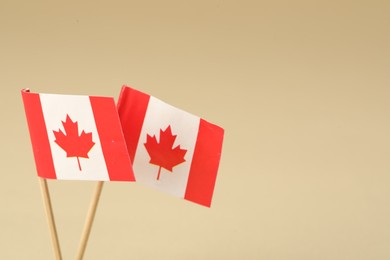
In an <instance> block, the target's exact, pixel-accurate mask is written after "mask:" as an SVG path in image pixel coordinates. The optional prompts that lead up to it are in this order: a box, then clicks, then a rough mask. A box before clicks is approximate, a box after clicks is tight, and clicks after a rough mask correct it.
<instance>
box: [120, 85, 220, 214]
mask: <svg viewBox="0 0 390 260" xmlns="http://www.w3.org/2000/svg"><path fill="white" fill-rule="evenodd" d="M118 112H119V117H120V120H121V123H122V130H123V134H124V136H125V140H126V143H127V148H128V151H129V154H130V159H131V161H132V163H133V170H134V174H135V177H136V180H137V182H141V183H144V184H146V185H148V186H152V187H155V188H157V189H159V190H161V191H165V192H167V193H170V194H173V195H176V196H178V197H181V198H184V199H186V200H190V201H192V202H195V203H198V204H201V205H204V206H208V207H210V205H211V200H212V196H213V191H214V186H215V181H216V177H217V171H218V166H219V161H220V157H221V150H222V142H223V135H224V130H223V129H222V128H220V127H219V126H216V125H213V124H211V123H209V122H207V121H205V120H203V119H201V118H199V117H197V116H194V115H192V114H189V113H187V112H185V111H183V110H180V109H178V108H175V107H173V106H171V105H169V104H166V103H164V102H162V101H160V100H158V99H157V98H155V97H152V96H149V95H147V94H145V93H142V92H140V91H137V90H135V89H132V88H129V87H126V86H123V87H122V91H121V94H120V97H119V100H118Z"/></svg>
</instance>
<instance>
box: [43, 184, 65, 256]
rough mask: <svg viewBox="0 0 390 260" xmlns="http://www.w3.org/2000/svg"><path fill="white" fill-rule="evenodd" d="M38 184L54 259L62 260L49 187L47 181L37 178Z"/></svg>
mask: <svg viewBox="0 0 390 260" xmlns="http://www.w3.org/2000/svg"><path fill="white" fill-rule="evenodd" d="M39 182H40V186H41V192H42V197H43V203H44V206H45V212H46V218H47V223H48V225H49V230H50V234H51V243H52V245H53V249H54V254H55V259H56V260H62V256H61V250H60V244H59V242H58V235H57V229H56V224H55V221H54V215H53V208H52V206H51V201H50V194H49V187H48V185H47V181H46V179H45V178H39Z"/></svg>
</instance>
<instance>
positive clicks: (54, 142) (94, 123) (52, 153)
mask: <svg viewBox="0 0 390 260" xmlns="http://www.w3.org/2000/svg"><path fill="white" fill-rule="evenodd" d="M22 98H23V103H24V108H25V112H26V117H27V123H28V127H29V131H30V137H31V143H32V147H33V152H34V157H35V163H36V168H37V172H38V176H40V177H42V178H48V179H63V180H102V181H134V174H133V170H132V167H131V161H130V158H129V155H128V152H127V149H126V144H125V140H124V137H123V133H122V130H121V125H120V121H119V117H118V113H117V110H116V106H115V103H114V99H113V98H109V97H94V96H77V95H56V94H38V93H31V92H30V91H29V90H22Z"/></svg>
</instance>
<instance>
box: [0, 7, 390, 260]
mask: <svg viewBox="0 0 390 260" xmlns="http://www.w3.org/2000/svg"><path fill="white" fill-rule="evenodd" d="M389 13H390V4H389V2H388V1H369V0H367V1H253V2H251V1H210V0H208V1H139V2H132V1H123V2H117V1H106V2H104V1H90V2H86V1H4V0H0V36H1V38H0V73H1V74H0V88H1V102H0V106H1V109H0V111H1V121H2V125H1V130H0V131H1V132H0V134H1V148H0V152H1V153H0V158H1V162H2V163H1V165H2V171H1V172H2V174H1V176H2V177H1V182H0V203H1V206H2V210H1V213H0V223H1V229H0V247H1V248H0V259H52V257H53V251H52V249H51V245H50V239H49V232H48V228H47V225H46V220H45V217H44V211H43V206H42V201H41V194H40V190H39V185H38V180H37V177H36V172H35V165H34V161H33V155H32V151H31V146H30V140H29V135H28V131H27V125H26V121H25V117H24V111H23V106H22V102H21V97H20V93H19V90H20V89H21V88H24V87H29V88H31V89H32V90H34V91H37V92H46V93H66V94H93V95H106V96H113V97H115V98H117V96H118V93H119V90H120V87H121V86H122V84H128V85H131V86H133V87H135V88H138V89H140V90H142V91H144V92H147V93H150V94H152V95H154V96H156V97H158V98H160V99H162V100H164V101H166V102H168V103H170V104H172V105H175V106H177V107H180V108H182V109H185V110H187V111H189V112H191V113H193V114H197V115H199V116H202V117H203V118H205V119H207V120H209V121H211V122H214V123H216V124H218V125H221V126H222V127H224V128H225V130H226V135H225V142H224V149H223V157H222V161H221V166H220V171H219V176H218V180H217V185H216V189H215V196H214V199H213V205H212V208H211V209H208V208H204V207H201V206H198V205H196V204H192V203H190V202H187V201H184V200H180V199H177V198H175V197H171V196H169V195H166V194H163V193H160V192H158V191H155V190H151V189H149V188H146V187H143V186H140V185H137V184H126V183H107V184H106V185H105V187H104V190H103V194H102V200H101V204H100V205H99V208H98V212H97V216H96V220H95V221H96V222H95V225H94V227H93V230H92V234H91V239H90V242H89V245H88V248H87V251H86V255H85V256H86V257H85V259H332V260H333V259H354V260H357V259H390V225H389V224H390V206H389V203H390V189H389V184H390V160H389V158H390V137H389V136H390V135H389V134H390V119H389V116H390V103H389V98H390V89H389V87H390V84H389V83H390V77H389V69H390V51H389V50H390V49H389V46H390V45H389V44H390V35H389V30H390V29H389V25H390V15H389ZM49 184H50V188H51V192H52V196H53V198H52V199H53V203H54V210H55V215H56V219H57V224H58V231H59V236H60V242H61V246H62V252H63V256H64V259H73V258H74V256H75V253H76V250H77V246H78V241H79V236H80V233H81V230H82V226H83V222H84V218H85V215H86V211H87V207H88V205H89V200H90V197H91V195H92V191H93V188H94V185H95V184H94V183H93V182H68V181H58V182H55V181H51V182H50V183H49Z"/></svg>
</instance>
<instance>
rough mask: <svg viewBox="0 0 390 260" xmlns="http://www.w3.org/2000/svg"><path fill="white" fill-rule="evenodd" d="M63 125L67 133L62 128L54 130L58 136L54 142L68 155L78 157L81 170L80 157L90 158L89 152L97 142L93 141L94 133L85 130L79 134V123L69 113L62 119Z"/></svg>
mask: <svg viewBox="0 0 390 260" xmlns="http://www.w3.org/2000/svg"><path fill="white" fill-rule="evenodd" d="M62 125H63V126H64V130H65V133H66V135H65V134H64V133H63V132H62V131H61V129H58V131H53V133H54V136H55V137H56V140H54V142H56V144H58V145H59V147H61V148H62V149H63V150H64V151H65V152H66V157H77V162H78V164H79V170H80V171H81V165H80V160H79V157H82V158H89V157H88V152H89V150H91V148H92V147H93V146H94V144H95V143H94V142H93V141H92V133H86V132H84V130H83V131H82V132H81V134H80V135H79V129H78V123H77V122H73V121H72V119H70V117H69V115H66V121H65V122H64V121H62Z"/></svg>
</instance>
